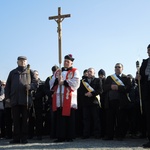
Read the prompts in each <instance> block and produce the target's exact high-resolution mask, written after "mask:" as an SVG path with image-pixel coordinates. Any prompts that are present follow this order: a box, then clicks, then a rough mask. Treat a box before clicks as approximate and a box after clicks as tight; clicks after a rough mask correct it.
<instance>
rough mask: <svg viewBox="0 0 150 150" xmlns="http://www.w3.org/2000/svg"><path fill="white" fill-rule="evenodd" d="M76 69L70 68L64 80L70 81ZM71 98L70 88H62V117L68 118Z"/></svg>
mask: <svg viewBox="0 0 150 150" xmlns="http://www.w3.org/2000/svg"><path fill="white" fill-rule="evenodd" d="M75 71H76V68H72V69H71V70H69V71H68V72H67V75H66V80H67V79H72V78H73V77H74V73H75ZM71 98H72V90H71V88H70V87H65V88H64V100H63V108H62V115H63V116H70V110H71Z"/></svg>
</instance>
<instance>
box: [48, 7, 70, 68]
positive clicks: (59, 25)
mask: <svg viewBox="0 0 150 150" xmlns="http://www.w3.org/2000/svg"><path fill="white" fill-rule="evenodd" d="M70 16H71V15H70V14H65V15H61V7H58V16H51V17H49V20H55V21H56V22H57V24H58V28H57V32H58V56H59V67H60V68H61V63H62V50H61V23H62V21H63V20H64V19H65V18H68V17H70Z"/></svg>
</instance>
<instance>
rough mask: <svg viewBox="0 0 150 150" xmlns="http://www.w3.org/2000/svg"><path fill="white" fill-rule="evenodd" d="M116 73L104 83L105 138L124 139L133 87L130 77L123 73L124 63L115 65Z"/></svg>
mask: <svg viewBox="0 0 150 150" xmlns="http://www.w3.org/2000/svg"><path fill="white" fill-rule="evenodd" d="M114 70H115V73H114V74H113V75H110V76H108V77H107V79H106V81H105V84H104V91H105V92H106V99H105V102H104V103H105V109H106V135H105V138H104V140H113V138H114V136H115V137H116V138H117V140H123V138H124V137H125V133H126V131H125V128H126V126H125V119H126V111H127V106H128V104H129V99H128V96H127V94H128V92H129V91H130V88H131V81H130V79H129V78H128V77H127V76H126V75H125V74H123V73H122V72H123V65H122V64H121V63H117V64H116V65H115V68H114Z"/></svg>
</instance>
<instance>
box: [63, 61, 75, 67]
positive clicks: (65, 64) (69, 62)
mask: <svg viewBox="0 0 150 150" xmlns="http://www.w3.org/2000/svg"><path fill="white" fill-rule="evenodd" d="M72 64H73V62H72V61H71V60H69V59H65V60H64V67H65V68H70V67H72Z"/></svg>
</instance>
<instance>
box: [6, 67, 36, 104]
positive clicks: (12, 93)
mask: <svg viewBox="0 0 150 150" xmlns="http://www.w3.org/2000/svg"><path fill="white" fill-rule="evenodd" d="M27 75H28V73H27V69H21V67H17V68H16V69H13V70H12V71H10V73H9V75H8V78H7V82H6V87H5V98H6V99H8V98H9V99H10V102H11V106H15V105H27V90H26V85H27V83H28V82H27ZM29 86H30V90H35V89H36V87H37V82H36V80H35V78H34V74H33V71H32V70H30V85H29Z"/></svg>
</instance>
